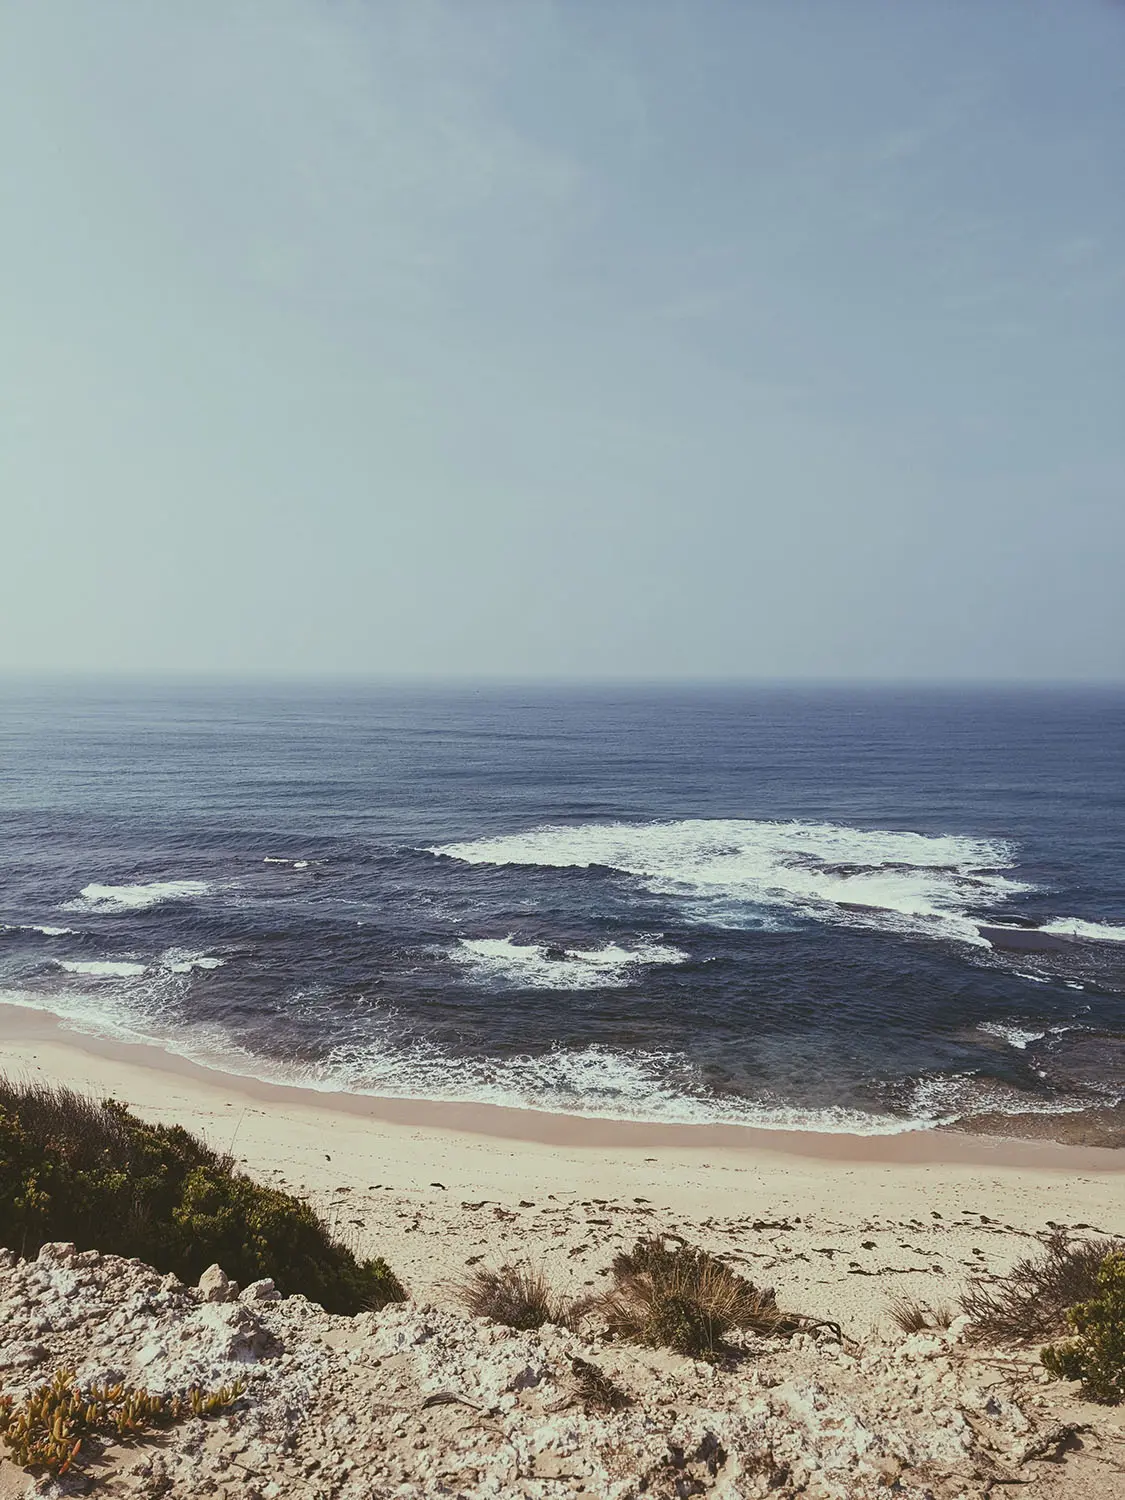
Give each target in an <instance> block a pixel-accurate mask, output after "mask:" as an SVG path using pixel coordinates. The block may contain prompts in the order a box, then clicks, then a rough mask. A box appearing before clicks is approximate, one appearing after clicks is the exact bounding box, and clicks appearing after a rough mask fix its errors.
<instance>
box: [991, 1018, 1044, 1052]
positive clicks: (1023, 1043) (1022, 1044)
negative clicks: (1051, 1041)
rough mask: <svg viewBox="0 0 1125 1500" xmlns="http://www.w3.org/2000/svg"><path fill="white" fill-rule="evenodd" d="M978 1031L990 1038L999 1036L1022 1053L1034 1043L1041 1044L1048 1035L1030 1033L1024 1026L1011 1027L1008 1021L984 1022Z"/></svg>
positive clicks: (1036, 1032) (1042, 1032)
mask: <svg viewBox="0 0 1125 1500" xmlns="http://www.w3.org/2000/svg"><path fill="white" fill-rule="evenodd" d="M977 1030H978V1031H983V1032H985V1033H986V1034H987V1035H988V1036H998V1037H999V1038H1000V1040H1001V1041H1003V1042H1007V1043H1008V1044H1009V1045H1010V1046H1012V1047H1016V1048H1018V1049H1019V1051H1021V1052H1024V1051H1026V1050H1027V1048H1028V1046H1029V1045H1030V1044H1031V1043H1032V1042H1041V1041H1042V1040H1043V1038H1044V1037H1045V1036H1046V1035H1047V1033H1046V1031H1028V1030H1027V1028H1026V1027H1024V1026H1010V1025H1008V1023H1007V1022H1006V1021H982V1022H981V1023H980V1025H979V1026H978V1027H977Z"/></svg>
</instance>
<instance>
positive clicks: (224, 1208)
mask: <svg viewBox="0 0 1125 1500" xmlns="http://www.w3.org/2000/svg"><path fill="white" fill-rule="evenodd" d="M0 1233H2V1234H3V1237H4V1239H5V1240H6V1241H7V1243H8V1245H9V1247H10V1248H11V1249H13V1250H16V1251H17V1252H19V1253H20V1254H21V1255H34V1254H36V1252H37V1251H38V1249H39V1246H40V1245H42V1244H44V1243H45V1242H47V1241H49V1240H71V1241H73V1242H74V1243H75V1244H76V1245H77V1246H78V1247H79V1249H96V1250H100V1251H102V1252H103V1253H104V1254H113V1255H123V1256H128V1257H131V1256H135V1257H136V1258H137V1259H139V1260H144V1261H147V1262H148V1263H149V1264H151V1265H154V1266H156V1267H157V1269H159V1270H161V1271H174V1272H175V1273H176V1275H177V1276H180V1277H181V1278H182V1279H183V1280H184V1281H189V1282H194V1281H196V1280H198V1278H199V1276H200V1275H201V1274H202V1272H203V1271H205V1270H206V1268H207V1267H208V1266H209V1265H211V1264H212V1263H213V1262H216V1261H217V1262H218V1263H219V1264H220V1265H221V1266H222V1268H223V1270H224V1271H226V1273H227V1275H228V1276H231V1277H232V1278H234V1279H235V1280H237V1281H240V1282H242V1283H244V1284H245V1283H248V1282H251V1281H257V1280H259V1279H260V1278H262V1277H265V1276H270V1277H272V1278H273V1280H274V1282H275V1283H276V1285H277V1287H278V1290H279V1291H281V1292H283V1293H286V1294H290V1293H295V1292H300V1293H302V1294H303V1295H304V1296H306V1297H310V1298H312V1299H313V1300H314V1301H316V1302H319V1303H321V1304H322V1306H324V1307H325V1308H326V1309H327V1310H328V1311H329V1312H338V1313H355V1312H360V1311H362V1310H364V1309H366V1308H379V1307H383V1306H384V1305H385V1304H386V1303H388V1302H400V1301H402V1299H403V1297H404V1296H405V1293H404V1291H403V1289H402V1286H401V1285H400V1283H399V1281H398V1279H397V1277H396V1276H395V1275H394V1273H393V1271H391V1270H390V1268H389V1267H388V1266H387V1264H386V1262H385V1261H384V1260H382V1259H381V1258H377V1259H375V1260H367V1261H357V1260H356V1258H355V1256H354V1255H353V1254H352V1253H351V1251H350V1250H347V1249H346V1248H345V1247H344V1246H342V1245H339V1244H337V1243H336V1242H335V1241H334V1240H333V1239H332V1238H331V1236H330V1234H329V1232H328V1230H327V1228H326V1227H325V1225H324V1224H323V1223H322V1222H321V1220H320V1219H318V1218H317V1216H316V1214H315V1213H314V1212H313V1211H312V1209H311V1208H309V1206H308V1204H306V1203H302V1202H300V1201H299V1200H298V1199H296V1198H293V1197H290V1195H289V1194H288V1193H282V1192H279V1191H278V1190H277V1189H276V1188H266V1187H261V1186H259V1184H258V1183H256V1182H253V1181H252V1180H251V1179H250V1178H249V1177H246V1176H245V1175H244V1174H242V1173H240V1172H236V1171H235V1170H234V1163H233V1161H232V1160H231V1159H230V1158H229V1157H225V1156H220V1155H218V1154H217V1153H216V1152H214V1151H212V1150H211V1149H210V1148H209V1147H207V1146H206V1145H204V1143H203V1142H202V1141H200V1140H199V1139H198V1138H197V1137H195V1136H193V1135H191V1134H189V1132H188V1131H186V1130H184V1129H183V1128H182V1127H181V1126H179V1125H170V1126H169V1125H149V1124H146V1123H145V1122H144V1121H143V1120H139V1119H138V1118H137V1117H136V1116H135V1115H132V1114H130V1113H129V1111H128V1110H127V1109H126V1107H125V1106H124V1105H123V1104H120V1103H118V1102H117V1101H115V1100H112V1099H109V1100H105V1101H97V1100H93V1099H89V1098H85V1097H84V1096H82V1095H80V1094H75V1093H72V1092H71V1091H70V1090H69V1089H56V1088H49V1087H45V1086H42V1085H33V1086H22V1087H21V1086H19V1085H15V1084H13V1083H11V1082H9V1081H7V1080H4V1079H0Z"/></svg>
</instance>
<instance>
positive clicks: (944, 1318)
mask: <svg viewBox="0 0 1125 1500" xmlns="http://www.w3.org/2000/svg"><path fill="white" fill-rule="evenodd" d="M887 1312H888V1314H889V1315H890V1319H891V1322H892V1323H894V1324H895V1326H896V1327H898V1328H901V1329H902V1331H903V1333H925V1332H926V1331H927V1330H929V1329H934V1328H948V1327H949V1325H950V1323H952V1322H953V1309H952V1308H951V1307H945V1306H944V1305H943V1306H940V1307H929V1306H928V1305H927V1304H926V1303H925V1302H919V1301H918V1300H917V1298H915V1297H896V1298H895V1300H894V1301H893V1302H892V1303H891V1305H890V1307H888V1309H887Z"/></svg>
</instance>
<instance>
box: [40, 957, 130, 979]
mask: <svg viewBox="0 0 1125 1500" xmlns="http://www.w3.org/2000/svg"><path fill="white" fill-rule="evenodd" d="M55 962H56V963H57V964H58V966H59V968H60V969H64V970H65V971H66V973H68V974H83V975H85V976H87V977H88V978H90V979H135V978H137V976H138V975H140V974H144V973H145V972H146V970H147V967H148V966H147V964H139V963H134V962H133V961H131V960H127V959H110V958H96V959H76V958H59V959H56V960H55Z"/></svg>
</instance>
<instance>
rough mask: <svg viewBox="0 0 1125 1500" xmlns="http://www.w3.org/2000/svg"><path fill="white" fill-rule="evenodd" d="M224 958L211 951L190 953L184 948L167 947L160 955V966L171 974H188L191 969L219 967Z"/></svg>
mask: <svg viewBox="0 0 1125 1500" xmlns="http://www.w3.org/2000/svg"><path fill="white" fill-rule="evenodd" d="M225 963H226V959H225V958H216V957H215V956H214V954H212V953H192V952H190V951H189V950H188V949H186V948H169V949H168V951H167V953H162V954H161V955H160V967H161V968H163V969H168V970H169V971H170V972H171V973H173V974H190V973H191V972H192V970H193V969H221V968H222V967H223V965H224V964H225Z"/></svg>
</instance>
